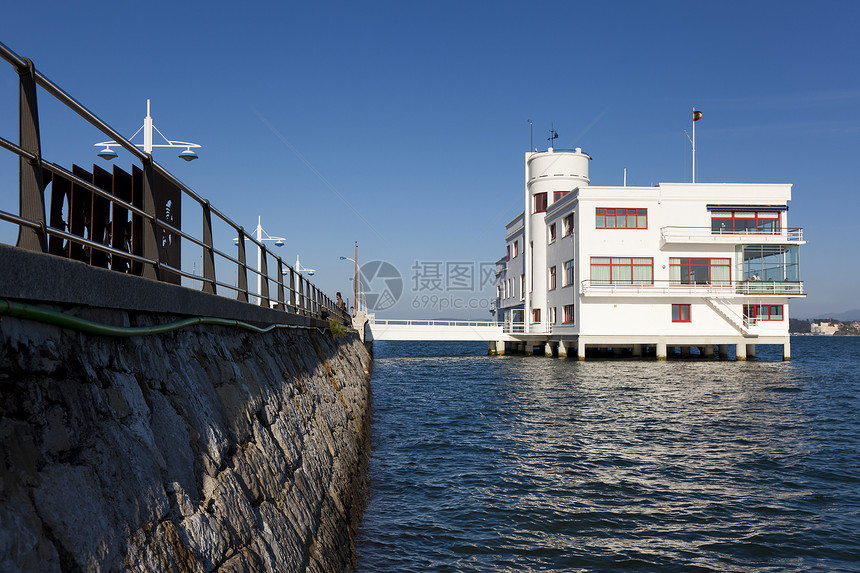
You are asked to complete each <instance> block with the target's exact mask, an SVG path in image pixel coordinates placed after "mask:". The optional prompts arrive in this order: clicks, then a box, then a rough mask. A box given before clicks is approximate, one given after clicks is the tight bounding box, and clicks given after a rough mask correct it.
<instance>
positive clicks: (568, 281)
mask: <svg viewBox="0 0 860 573" xmlns="http://www.w3.org/2000/svg"><path fill="white" fill-rule="evenodd" d="M573 280H574V264H573V259H570V260H569V261H565V262H564V286H569V285H572V284H573Z"/></svg>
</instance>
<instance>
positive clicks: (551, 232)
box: [549, 223, 555, 243]
mask: <svg viewBox="0 0 860 573" xmlns="http://www.w3.org/2000/svg"><path fill="white" fill-rule="evenodd" d="M549 242H550V243H552V242H555V223H553V224H552V225H550V226H549Z"/></svg>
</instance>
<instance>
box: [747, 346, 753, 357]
mask: <svg viewBox="0 0 860 573" xmlns="http://www.w3.org/2000/svg"><path fill="white" fill-rule="evenodd" d="M747 358H755V344H747Z"/></svg>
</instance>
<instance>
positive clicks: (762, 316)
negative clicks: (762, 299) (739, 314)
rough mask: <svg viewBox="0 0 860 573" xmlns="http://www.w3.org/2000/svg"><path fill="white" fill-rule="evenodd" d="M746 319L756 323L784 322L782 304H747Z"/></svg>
mask: <svg viewBox="0 0 860 573" xmlns="http://www.w3.org/2000/svg"><path fill="white" fill-rule="evenodd" d="M744 318H746V319H748V320H749V319H752V320H753V321H755V322H759V321H762V320H768V321H770V320H783V307H782V305H781V304H745V305H744Z"/></svg>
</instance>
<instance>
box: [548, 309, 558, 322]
mask: <svg viewBox="0 0 860 573" xmlns="http://www.w3.org/2000/svg"><path fill="white" fill-rule="evenodd" d="M557 310H558V309H557V308H556V307H552V308H550V309H549V324H556V323H557V322H558V320H557V319H558V314H557V313H556V311H557Z"/></svg>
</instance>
